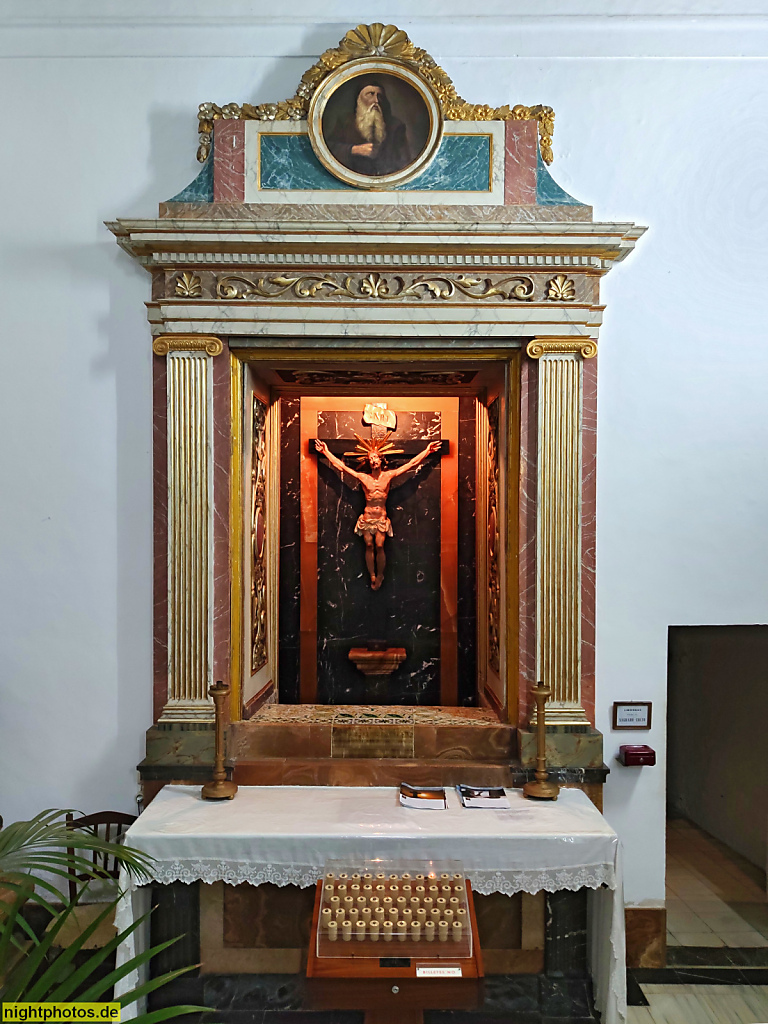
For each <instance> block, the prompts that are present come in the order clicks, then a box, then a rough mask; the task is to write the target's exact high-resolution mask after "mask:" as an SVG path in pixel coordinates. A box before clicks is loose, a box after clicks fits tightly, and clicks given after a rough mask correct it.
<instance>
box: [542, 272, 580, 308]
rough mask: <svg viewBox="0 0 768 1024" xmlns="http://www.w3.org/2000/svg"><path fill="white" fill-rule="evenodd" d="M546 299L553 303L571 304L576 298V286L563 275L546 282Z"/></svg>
mask: <svg viewBox="0 0 768 1024" xmlns="http://www.w3.org/2000/svg"><path fill="white" fill-rule="evenodd" d="M545 294H546V297H547V298H548V299H552V301H553V302H572V301H573V300H574V299H575V298H576V285H575V284H574V283H573V281H572V280H569V278H567V277H566V276H565V274H558V275H557V276H556V277H553V278H552V280H551V281H547V289H546V293H545Z"/></svg>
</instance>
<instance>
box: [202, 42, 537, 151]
mask: <svg viewBox="0 0 768 1024" xmlns="http://www.w3.org/2000/svg"><path fill="white" fill-rule="evenodd" d="M361 57H388V58H390V59H392V60H399V61H401V62H402V63H403V64H406V65H407V66H408V67H410V68H412V69H413V70H414V71H415V72H416V73H417V74H418V75H420V76H421V77H422V78H423V79H424V81H425V82H427V83H428V84H429V85H430V86H431V87H432V89H433V90H434V92H435V93H436V95H437V98H438V101H439V103H440V106H441V108H442V111H443V117H444V118H445V120H446V121H531V120H533V121H538V123H539V145H540V149H541V156H542V158H543V160H544V162H545V163H547V164H551V163H552V158H553V156H552V135H553V132H554V129H555V113H554V111H553V110H552V108H551V107H547V106H543V105H541V104H537V105H536V106H533V107H527V106H524V105H523V104H521V103H518V104H517V105H516V106H514V107H512V108H510V107H509V105H508V104H504V105H503V106H501V107H491V106H489V105H488V104H486V103H467V101H466V100H464V99H462V98H461V96H459V94H458V93H457V92H456V87H455V86H454V84H453V82H452V81H451V79H450V78H449V76H448V75H447V74H446V72H445V71H444V70H443V69H442V68H441V67H440V66H439V65H438V64H436V63H435V61H434V60H433V58H432V57H430V55H429V54H428V53H427V52H426V50H422V49H420V48H419V47H416V46H414V45H413V43H412V42H411V40H410V39H409V38H408V36H407V34H406V33H405V32H403V30H402V29H399V28H397V26H396V25H383V24H381V22H376V23H375V24H373V25H358V26H357V28H353V29H350V30H349V32H347V34H346V35H345V36H344V38H343V39H342V40H341V42H340V43H339V45H338V46H337V47H335V48H333V49H330V50H326V51H325V53H324V54H323V55H322V56H321V57H320V59H319V60H318V61H317V63H316V64H313V65H312V67H311V68H309V69H308V70H307V71H305V72H304V74H303V75H302V78H301V81H300V82H299V86H298V88H297V90H296V93H295V95H294V96H293V97H292V98H291V99H289V100H283V101H282V102H280V103H261V104H259V105H258V106H252V105H251V104H250V103H243V104H242V105H240V104H237V103H227V104H225V105H224V106H223V107H220V106H218V105H217V104H216V103H201V104H200V107H199V108H198V114H197V118H198V137H199V147H198V150H197V159H198V160H199V161H200V163H204V162H205V160H207V159H208V155H209V154H210V151H211V140H212V136H213V124H214V121H218V120H219V119H221V118H223V119H225V120H226V119H235V120H238V119H239V120H241V121H301V120H303V119H304V118H306V116H307V113H308V111H309V101H310V99H311V98H312V94H313V93H314V92H315V90H316V89H317V87H318V86H319V85H320V83H321V82H322V81H323V79H324V78H326V76H327V75H329V74H330V73H331V72H332V71H335V69H336V68H338V67H340V66H341V65H342V64H346V63H347V61H350V60H359V59H360V58H361Z"/></svg>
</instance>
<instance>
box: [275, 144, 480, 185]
mask: <svg viewBox="0 0 768 1024" xmlns="http://www.w3.org/2000/svg"><path fill="white" fill-rule="evenodd" d="M259 180H260V187H261V190H262V191H281V192H283V191H284V192H291V191H297V190H302V191H304V190H313V191H333V192H359V191H360V189H357V188H353V187H351V186H349V185H345V184H344V183H343V182H341V181H339V180H338V179H337V178H334V176H333V175H332V174H330V173H329V172H328V171H326V169H325V168H324V167H323V166H322V164H321V163H320V162H319V161H318V159H317V157H316V156H315V154H314V152H313V150H312V146H311V144H310V141H309V137H308V136H307V135H293V134H286V135H280V134H275V135H271V134H267V133H264V134H263V135H261V136H259ZM490 188H491V137H490V136H489V135H444V136H443V139H442V142H441V143H440V148H439V150H438V152H437V155H436V156H435V159H434V160H433V161H432V163H431V164H430V165H429V167H428V168H427V169H426V171H424V173H423V174H420V175H419V176H418V178H414V179H413V180H412V181H409V182H407V183H406V184H405V185H399V186H398V187H397V188H396V189H394V190H393V191H398V192H401V191H402V192H438V191H439V192H488V191H489V190H490Z"/></svg>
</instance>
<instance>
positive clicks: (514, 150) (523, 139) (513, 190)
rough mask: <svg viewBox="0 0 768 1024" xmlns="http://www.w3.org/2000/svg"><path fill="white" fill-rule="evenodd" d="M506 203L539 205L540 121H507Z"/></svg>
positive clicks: (505, 128) (509, 204) (505, 127)
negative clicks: (537, 187)
mask: <svg viewBox="0 0 768 1024" xmlns="http://www.w3.org/2000/svg"><path fill="white" fill-rule="evenodd" d="M504 130H505V136H504V139H505V148H504V204H505V205H506V206H533V205H535V203H536V151H537V147H538V144H539V142H538V135H537V132H538V122H537V121H507V122H506V123H505V125H504Z"/></svg>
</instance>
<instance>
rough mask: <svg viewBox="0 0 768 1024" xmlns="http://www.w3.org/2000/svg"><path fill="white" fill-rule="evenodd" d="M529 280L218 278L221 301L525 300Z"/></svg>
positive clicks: (346, 276) (331, 276)
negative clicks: (289, 297)
mask: <svg viewBox="0 0 768 1024" xmlns="http://www.w3.org/2000/svg"><path fill="white" fill-rule="evenodd" d="M533 292H534V286H533V281H532V279H531V278H530V277H506V278H504V279H503V280H501V281H493V280H491V279H490V278H487V277H486V278H481V277H470V276H469V275H467V274H457V275H455V276H452V277H424V276H419V275H410V276H407V277H406V276H404V275H403V276H401V275H399V274H393V275H392V276H390V277H386V276H385V275H383V274H379V273H371V274H323V275H318V274H305V275H297V276H288V275H285V274H272V275H270V276H269V277H259V278H256V279H255V280H248V278H245V277H238V276H235V275H228V276H227V277H223V278H220V279H219V282H218V284H217V286H216V294H217V295H218V297H219V298H220V299H255V298H260V299H275V298H279V297H280V296H282V295H285V294H286V293H291V294H292V295H294V296H295V297H296V298H299V299H338V298H342V299H363V300H370V299H382V300H386V299H443V300H445V299H453V298H456V297H457V296H461V295H465V296H466V297H467V298H470V299H478V300H483V299H491V298H496V299H501V300H503V301H505V300H509V301H518V302H526V301H530V300H531V299H532V298H533Z"/></svg>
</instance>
